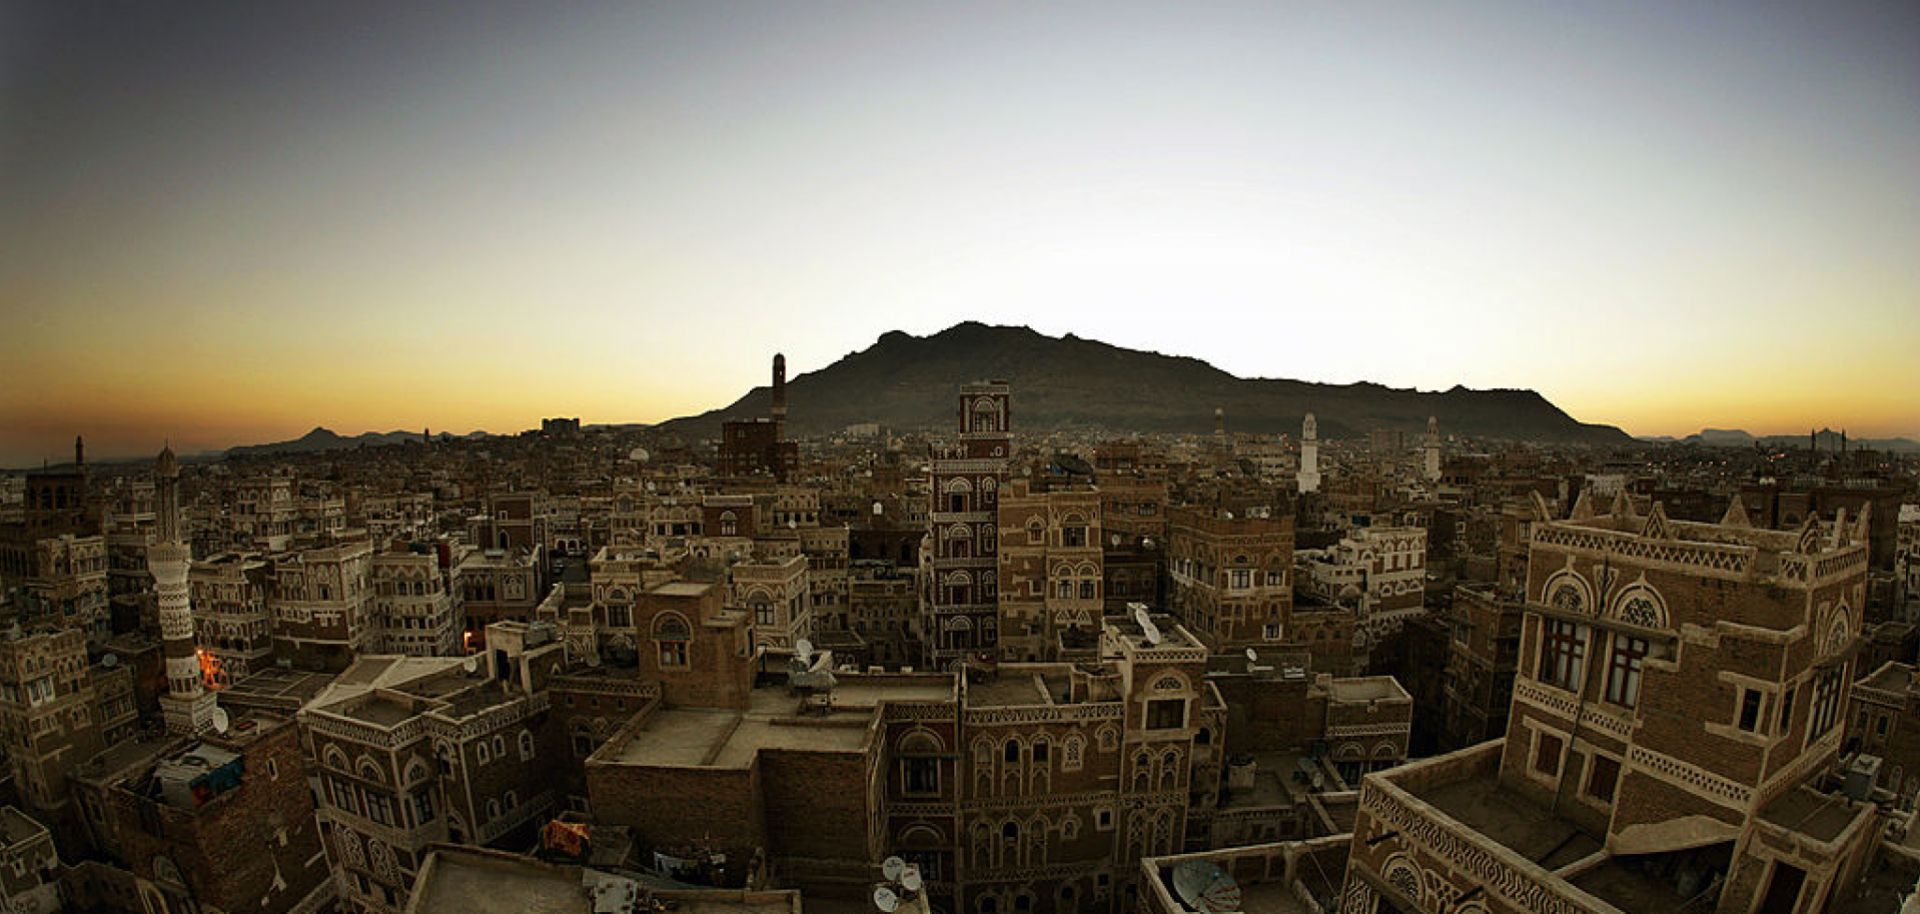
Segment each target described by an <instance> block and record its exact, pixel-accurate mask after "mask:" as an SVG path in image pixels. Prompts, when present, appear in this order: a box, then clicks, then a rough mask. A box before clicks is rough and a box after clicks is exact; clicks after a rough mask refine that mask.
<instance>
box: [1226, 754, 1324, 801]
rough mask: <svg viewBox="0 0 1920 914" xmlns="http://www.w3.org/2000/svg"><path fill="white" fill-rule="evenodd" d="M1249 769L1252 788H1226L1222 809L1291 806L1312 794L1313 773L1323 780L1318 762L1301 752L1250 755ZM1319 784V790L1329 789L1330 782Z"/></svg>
mask: <svg viewBox="0 0 1920 914" xmlns="http://www.w3.org/2000/svg"><path fill="white" fill-rule="evenodd" d="M1253 766H1254V775H1253V786H1252V787H1228V788H1227V795H1226V799H1225V800H1223V801H1222V802H1221V803H1220V808H1221V809H1222V810H1237V809H1260V808H1264V807H1271V806H1292V805H1294V804H1297V803H1301V802H1304V801H1305V800H1306V797H1307V794H1309V793H1311V792H1312V789H1313V784H1312V776H1313V774H1314V773H1321V774H1322V775H1323V778H1324V772H1320V765H1319V763H1318V762H1316V761H1314V760H1313V758H1312V757H1311V756H1309V755H1307V754H1306V753H1304V752H1259V753H1254V756H1253ZM1296 775H1297V776H1298V777H1296ZM1322 784H1323V785H1324V786H1323V787H1322V789H1331V787H1332V780H1331V779H1324V780H1323V781H1322Z"/></svg>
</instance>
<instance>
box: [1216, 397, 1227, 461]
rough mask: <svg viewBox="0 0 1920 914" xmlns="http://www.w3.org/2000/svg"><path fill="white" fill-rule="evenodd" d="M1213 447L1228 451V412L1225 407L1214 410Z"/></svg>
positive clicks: (1217, 407)
mask: <svg viewBox="0 0 1920 914" xmlns="http://www.w3.org/2000/svg"><path fill="white" fill-rule="evenodd" d="M1213 446H1214V447H1217V448H1219V449H1220V450H1223V451H1224V450H1226V449H1227V411H1226V409H1225V408H1224V407H1219V406H1216V407H1214V408H1213Z"/></svg>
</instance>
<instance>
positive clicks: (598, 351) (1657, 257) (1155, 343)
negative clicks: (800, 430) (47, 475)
mask: <svg viewBox="0 0 1920 914" xmlns="http://www.w3.org/2000/svg"><path fill="white" fill-rule="evenodd" d="M0 17H4V18H0V23H4V24H5V26H6V27H5V28H0V34H5V35H8V36H10V38H8V39H0V68H3V69H0V85H4V93H3V94H0V123H5V124H8V125H13V126H17V127H18V129H16V130H6V131H0V189H3V190H4V193H5V194H6V196H7V198H8V199H9V200H10V201H14V203H16V204H17V205H9V206H7V207H5V208H3V209H0V307H3V308H4V310H5V313H6V316H7V318H8V322H9V325H10V327H11V328H12V330H13V332H10V333H8V334H5V335H3V336H0V361H4V363H5V364H7V365H8V366H10V367H9V369H8V370H7V372H6V375H7V377H6V381H7V383H6V384H5V385H4V386H0V465H7V466H17V465H24V464H32V463H38V462H39V461H40V460H41V459H42V458H52V459H56V460H57V459H60V458H61V457H62V456H63V455H65V454H66V453H67V452H68V449H69V448H70V442H71V440H72V437H73V435H75V434H84V435H86V436H87V438H88V440H89V442H91V443H92V444H93V447H94V450H95V452H96V453H98V454H100V455H102V456H124V455H132V454H142V453H151V452H152V451H153V450H154V449H156V448H157V447H158V445H159V443H160V442H161V441H163V440H172V441H174V442H175V444H176V445H177V446H179V447H180V448H181V449H182V450H184V451H191V450H201V449H208V448H218V447H225V446H229V445H232V444H237V443H247V442H259V441H271V440H280V439H284V438H289V437H294V436H297V435H298V434H300V433H302V432H304V431H306V430H307V429H310V428H312V427H315V426H326V427H329V428H333V429H336V430H338V431H340V432H342V433H347V434H353V433H358V432H360V431H363V430H388V429H393V428H417V427H421V426H427V427H432V428H435V429H441V428H445V429H448V430H454V431H466V430H469V429H475V428H483V429H489V430H513V429H519V428H526V427H529V426H531V425H533V424H534V423H536V422H537V420H538V418H539V417H540V416H543V415H578V416H581V417H582V418H583V419H585V420H587V421H589V422H654V421H659V420H662V419H667V418H671V417H675V416H682V415H690V414H695V413H698V412H701V411H704V410H706V409H710V408H715V407H718V406H722V405H725V404H726V403H728V402H731V401H732V400H733V399H734V398H735V397H737V396H738V395H739V394H740V393H743V392H744V391H746V390H747V389H750V388H751V387H752V386H754V385H756V384H758V383H760V382H761V378H760V374H761V370H760V366H761V365H762V363H763V359H764V358H765V356H766V355H768V354H770V353H772V352H776V351H779V352H784V353H786V354H787V356H788V358H789V359H790V361H791V363H792V365H793V372H794V374H796V375H798V374H802V373H805V372H807V371H812V370H815V369H818V368H821V367H824V366H825V365H827V364H830V363H831V362H832V361H833V360H834V359H836V358H838V357H839V356H841V355H843V354H846V353H848V352H852V351H856V350H858V349H861V348H864V347H865V346H867V345H870V344H871V343H872V341H873V340H874V339H875V338H876V337H877V336H879V335H880V334H881V333H883V332H886V331H889V330H896V329H897V330H904V331H907V332H910V333H916V334H926V333H931V332H935V331H937V330H939V329H941V328H944V327H946V326H949V325H951V324H954V323H957V322H959V321H962V320H968V319H975V320H981V321H986V322H989V323H1000V324H1028V325H1031V326H1033V327H1035V328H1036V329H1038V330H1041V331H1042V332H1046V333H1049V334H1055V335H1057V334H1061V333H1066V332H1072V333H1075V334H1078V335H1081V336H1085V337H1089V338H1094V339H1100V340H1103V341H1106V342H1110V343H1113V344H1115V345H1120V346H1127V347H1131V348H1140V349H1151V350H1158V351H1163V352H1168V353H1175V354H1180V355H1189V356H1193V357H1196V358H1201V359H1204V360H1207V361H1209V362H1211V363H1212V364H1214V365H1216V366H1217V367H1219V368H1221V369H1223V370H1226V371H1229V372H1232V373H1234V374H1236V375H1240V376H1243V377H1248V376H1261V377H1279V378H1297V379H1300V380H1308V381H1319V382H1326V383H1349V382H1355V381H1372V382H1376V383H1380V384H1385V385H1389V386H1394V387H1415V388H1419V389H1425V390H1437V389H1445V388H1448V387H1451V386H1454V385H1455V384H1461V385H1465V386H1468V387H1474V388H1491V387H1522V388H1530V389H1533V390H1537V391H1539V392H1540V393H1541V394H1542V395H1544V396H1546V397H1547V398H1548V399H1549V400H1551V401H1553V402H1554V403H1555V404H1556V405H1558V406H1560V407H1561V408H1563V409H1565V410H1566V411H1567V412H1569V413H1570V414H1572V415H1574V416H1575V417H1577V418H1579V419H1581V420H1582V421H1588V422H1602V423H1609V424H1615V425H1619V426H1620V427H1622V428H1624V429H1625V430H1627V431H1628V432H1629V433H1632V434H1635V435H1685V434H1689V433H1692V432H1694V431H1697V430H1699V429H1700V428H1702V427H1723V428H1744V429H1747V430H1749V431H1752V432H1754V433H1756V434H1773V433H1787V434H1791V433H1796V432H1797V431H1798V430H1803V429H1805V428H1807V427H1809V426H1813V427H1821V426H1832V427H1834V428H1841V427H1846V428H1848V429H1849V430H1850V432H1851V433H1852V434H1853V435H1854V436H1856V437H1860V438H1866V437H1893V436H1914V437H1920V408H1916V406H1915V404H1914V399H1913V396H1912V393H1911V392H1912V391H1913V390H1914V389H1916V388H1917V387H1920V361H1917V360H1915V359H1913V358H1912V357H1911V353H1912V352H1913V351H1914V347H1915V346H1916V344H1920V273H1917V272H1916V267H1915V265H1914V262H1913V259H1912V257H1911V252H1912V251H1914V250H1920V176H1917V175H1916V173H1915V172H1914V170H1913V169H1912V168H1911V167H1910V163H1911V162H1913V161H1920V92H1916V91H1915V90H1914V86H1916V85H1920V12H1916V11H1915V10H1914V9H1912V8H1911V7H1900V6H1885V5H1872V4H1864V3H1862V4H1838V5H1835V4H1820V5H1815V4H1769V5H1765V6H1762V7H1753V8H1747V9H1741V10H1708V9H1698V8H1688V9H1682V8H1669V7H1668V6H1665V5H1658V4H1631V5H1622V6H1617V7H1609V8H1607V9H1604V10H1557V11H1556V10H1544V9H1540V8H1537V7H1529V6H1523V5H1503V4H1474V5H1470V6H1463V7H1458V8H1455V9H1451V10H1446V11H1441V10H1436V9H1432V8H1427V7H1423V6H1419V5H1409V6H1404V7H1401V6H1395V7H1391V8H1373V9H1365V10H1362V9H1340V10H1335V9H1314V8H1294V9H1274V8H1262V7H1242V6H1212V7H1208V8H1205V9H1204V10H1199V11H1192V12H1189V13H1186V14H1176V13H1175V12H1174V11H1172V10H1170V9H1167V8H1162V7H1157V6H1152V5H1144V4H1133V5H1122V6H1102V7H1099V8H1098V12H1097V13H1096V12H1095V10H1094V9H1093V8H1089V7H1076V6H1071V5H1062V6H1057V7H1048V8H1045V9H1033V8H1020V7H998V8H968V9H961V8H951V7H928V8H918V9H906V8H884V7H866V6H827V7H810V8H808V9H807V10H805V11H802V10H799V9H797V8H782V7H761V6H737V7H726V6H722V7H706V6H703V7H699V8H689V7H671V6H669V7H647V6H619V7H604V8H592V9H575V10H567V11H563V12H560V13H554V12H549V11H536V10H531V9H527V8H517V7H513V6H505V5H503V6H476V7H467V8H463V10H462V11H461V13H460V14H454V13H451V12H447V11H434V10H431V9H427V8H414V9H409V10H394V9H387V8H382V7H378V6H364V7H353V6H349V5H338V6H327V7H313V8H307V9H304V10H302V9H293V10H288V9H275V10H267V9H260V8H252V7H246V6H233V7H222V8H219V9H207V8H202V9H199V10H196V11H195V12H194V13H193V14H190V15H178V14H176V13H174V12H169V11H159V10H152V9H142V8H140V7H120V6H111V5H107V6H103V5H95V4H76V5H58V6H53V5H39V6H25V5H23V6H19V7H15V8H12V9H10V10H8V11H6V12H4V13H0ZM743 354H744V355H749V356H750V357H739V356H740V355H743ZM967 380H973V379H970V378H955V379H954V383H955V384H956V385H957V384H959V383H962V382H964V381H967Z"/></svg>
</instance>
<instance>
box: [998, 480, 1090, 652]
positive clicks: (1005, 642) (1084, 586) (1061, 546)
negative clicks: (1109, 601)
mask: <svg viewBox="0 0 1920 914" xmlns="http://www.w3.org/2000/svg"><path fill="white" fill-rule="evenodd" d="M998 524H999V528H1000V529H999V536H998V538H997V541H998V544H999V570H998V574H999V609H1000V616H999V618H1000V625H999V631H1000V652H999V656H1000V658H1001V659H1002V660H1009V661H1017V660H1026V661H1037V660H1057V659H1060V657H1059V654H1060V650H1059V642H1060V639H1061V638H1062V637H1063V636H1067V637H1075V636H1077V637H1079V638H1080V639H1082V640H1084V641H1085V642H1086V643H1088V644H1091V643H1092V642H1093V640H1094V639H1096V638H1098V637H1099V633H1100V618H1101V616H1102V615H1103V614H1104V611H1105V599H1104V594H1103V590H1104V589H1105V584H1106V580H1105V570H1104V555H1103V554H1102V551H1101V539H1102V536H1101V526H1100V495H1099V493H1098V492H1097V491H1095V490H1094V489H1093V488H1092V487H1091V486H1087V485H1084V484H1082V485H1077V486H1075V485H1058V486H1056V485H1050V484H1048V483H1047V482H1046V481H1045V480H1042V479H1032V480H1030V479H1016V480H1014V481H1012V482H1010V483H1008V484H1007V486H1006V489H1005V490H1004V491H1002V492H1001V493H1000V510H999V521H998Z"/></svg>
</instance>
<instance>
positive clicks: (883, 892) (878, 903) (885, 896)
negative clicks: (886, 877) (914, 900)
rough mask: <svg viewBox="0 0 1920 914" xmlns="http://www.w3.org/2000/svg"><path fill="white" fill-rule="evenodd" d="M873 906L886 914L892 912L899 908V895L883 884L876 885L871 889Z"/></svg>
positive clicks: (891, 913)
mask: <svg viewBox="0 0 1920 914" xmlns="http://www.w3.org/2000/svg"><path fill="white" fill-rule="evenodd" d="M873 906H874V907H876V908H879V909H880V910H882V911H885V912H887V914H893V912H894V911H897V910H899V909H900V896H899V895H898V894H897V893H895V892H894V890H892V889H890V888H887V887H886V886H884V885H883V886H878V887H876V888H875V889H874V890H873Z"/></svg>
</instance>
